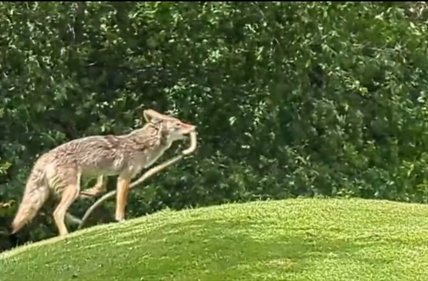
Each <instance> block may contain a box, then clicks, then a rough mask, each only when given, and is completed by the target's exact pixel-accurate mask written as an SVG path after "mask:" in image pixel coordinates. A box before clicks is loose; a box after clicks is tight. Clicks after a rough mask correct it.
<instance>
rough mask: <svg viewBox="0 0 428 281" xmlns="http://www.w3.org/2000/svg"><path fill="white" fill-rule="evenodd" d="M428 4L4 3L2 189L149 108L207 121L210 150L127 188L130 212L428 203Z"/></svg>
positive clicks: (131, 122)
mask: <svg viewBox="0 0 428 281" xmlns="http://www.w3.org/2000/svg"><path fill="white" fill-rule="evenodd" d="M424 7H425V6H424V5H423V4H421V3H416V4H415V3H414V4H412V3H371V2H347V3H332V2H326V3H315V2H314V3H306V2H290V3H288V2H281V3H279V2H278V3H276V2H275V3H273V2H272V3H270V2H266V3H262V2H249V3H239V2H221V3H220V2H207V3H196V2H188V3H187V2H186V3H184V2H180V3H178V2H176V3H174V2H141V3H139V2H135V3H130V2H126V3H121V4H118V3H115V2H85V3H83V2H82V3H80V2H79V3H77V2H69V3H65V2H56V3H47V2H46V3H43V2H32V3H29V2H23V3H12V2H10V3H9V2H8V3H6V2H4V3H1V4H0V26H1V29H0V40H1V42H2V44H1V45H0V51H1V54H2V56H1V57H0V69H1V71H2V73H1V76H0V84H1V85H2V89H3V90H2V95H3V96H2V98H1V99H0V132H2V134H1V135H0V145H1V147H2V150H1V151H0V171H1V174H0V184H2V186H1V188H0V201H7V200H11V199H14V200H17V201H19V200H20V197H21V194H22V190H23V186H24V184H25V180H26V177H27V176H28V174H29V170H30V169H31V165H32V164H33V161H34V159H35V157H37V156H38V155H40V153H42V152H45V151H47V150H48V149H51V148H53V147H54V146H56V145H59V144H61V143H63V142H65V141H68V140H70V139H73V138H78V137H82V136H87V135H93V134H107V133H116V134H119V133H124V132H127V131H129V130H131V128H135V127H138V126H141V124H142V110H143V109H144V108H154V109H156V110H158V111H161V112H166V111H171V112H174V113H175V115H176V116H177V117H179V118H181V119H182V120H185V121H188V122H190V123H193V124H195V125H197V126H198V132H199V136H200V147H199V149H198V151H197V153H196V154H195V155H194V156H192V157H189V158H187V159H186V160H184V161H183V162H181V163H179V164H177V165H176V166H175V167H172V168H171V169H169V170H168V172H166V173H163V174H161V175H158V176H156V177H155V178H154V179H152V180H150V182H149V184H148V186H147V188H146V189H144V190H140V191H137V192H135V193H134V194H132V195H131V196H130V197H131V198H130V203H129V205H128V206H129V207H128V213H129V216H130V217H134V216H140V215H142V214H146V213H151V212H154V211H156V210H159V209H162V208H165V207H171V208H176V209H180V208H183V207H187V206H202V205H211V204H218V203H225V202H233V201H247V200H255V199H275V198H287V197H294V196H357V197H364V198H379V199H392V200H400V201H408V202H426V201H427V194H428V181H427V178H428V165H427V164H428V154H427V153H426V151H428V130H427V129H426V124H427V121H428V107H427V90H426V89H427V87H426V86H427V79H428V78H427V77H428V75H427V74H428V73H427V69H428V67H427V66H428V56H427V49H426V47H425V45H426V42H427V41H428V35H427V34H428V33H427V25H426V21H427V19H428V15H427V13H426V12H425V9H424ZM173 152H175V150H174V149H172V150H171V151H170V154H172V153H173ZM4 163H7V167H5V166H4V165H6V164H4ZM1 167H5V168H4V169H3V168H1ZM113 184H114V181H111V185H110V188H114V187H113V186H112V185H113ZM113 205H114V202H109V203H108V204H106V211H105V212H104V214H103V215H102V216H101V217H97V218H98V220H95V221H94V223H95V222H96V221H99V222H101V221H106V220H107V218H108V217H109V214H113V211H112V209H113ZM88 206H89V201H85V202H79V203H78V204H76V206H75V208H74V211H73V212H74V213H76V214H83V212H84V209H85V208H87V207H88ZM111 216H112V215H111ZM10 219H11V217H9V216H8V217H7V218H6V220H10ZM46 219H47V220H51V218H49V217H46ZM41 224H46V221H44V222H41ZM55 232H56V230H54V232H52V231H51V232H50V234H49V235H53V234H54V233H55ZM46 235H48V234H46ZM42 236H43V235H42ZM39 238H41V236H40V237H39ZM37 239H38V238H37Z"/></svg>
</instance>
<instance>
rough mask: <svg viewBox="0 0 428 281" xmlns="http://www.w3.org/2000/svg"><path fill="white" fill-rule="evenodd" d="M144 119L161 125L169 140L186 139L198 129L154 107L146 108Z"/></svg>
mask: <svg viewBox="0 0 428 281" xmlns="http://www.w3.org/2000/svg"><path fill="white" fill-rule="evenodd" d="M144 119H146V121H147V122H150V123H152V124H154V125H157V126H159V127H160V128H161V131H162V134H163V135H164V136H165V137H166V138H167V141H168V142H173V141H176V140H181V139H185V138H187V137H188V136H189V134H190V133H191V132H194V131H195V129H196V126H193V125H191V124H187V123H184V122H182V121H180V120H179V119H177V118H174V117H171V116H167V115H163V114H161V113H158V112H156V111H154V110H152V109H147V110H144Z"/></svg>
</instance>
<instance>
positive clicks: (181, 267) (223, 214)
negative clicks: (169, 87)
mask: <svg viewBox="0 0 428 281" xmlns="http://www.w3.org/2000/svg"><path fill="white" fill-rule="evenodd" d="M350 222H352V223H350ZM427 223H428V208H427V207H426V206H422V205H416V204H402V203H394V202H382V201H375V200H371V201H368V200H361V199H356V200H354V199H351V200H344V199H341V200H336V199H327V200H324V199H290V200H285V201H270V202H252V203H246V204H224V205H222V206H214V207H207V208H199V209H194V210H186V211H180V212H176V211H170V210H166V211H161V212H159V213H157V214H154V215H150V216H146V217H144V218H139V219H136V220H131V221H127V222H125V223H120V224H109V225H103V226H100V227H93V228H89V229H86V230H83V231H79V232H75V233H74V234H71V235H70V237H67V239H62V238H59V239H52V240H45V241H41V242H40V243H35V244H30V245H29V246H24V247H20V248H17V249H14V250H12V251H10V252H5V253H2V254H0V271H1V272H2V276H4V277H3V278H4V280H28V279H34V280H60V281H65V280H80V281H98V280H100V281H102V280H124V281H128V280H174V281H178V280H180V281H185V280H186V281H187V280H189V281H190V280H204V281H205V280H206V281H209V280H228V281H229V280H230V281H232V280H242V281H249V280H254V281H259V280H290V281H297V280H298V281H303V280H319V281H342V280H358V281H381V280H395V281H405V280H406V281H415V280H416V281H422V280H425V278H426V277H425V276H427V273H428V251H427V242H428V238H427V235H426V224H427Z"/></svg>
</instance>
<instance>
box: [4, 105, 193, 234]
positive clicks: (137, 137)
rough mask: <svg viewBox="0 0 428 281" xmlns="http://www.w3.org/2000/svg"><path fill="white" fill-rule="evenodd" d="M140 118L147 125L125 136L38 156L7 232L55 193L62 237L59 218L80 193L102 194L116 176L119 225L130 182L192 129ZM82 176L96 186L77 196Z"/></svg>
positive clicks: (152, 116) (157, 117)
mask: <svg viewBox="0 0 428 281" xmlns="http://www.w3.org/2000/svg"><path fill="white" fill-rule="evenodd" d="M143 114H144V118H145V119H146V121H147V123H146V124H145V125H144V127H143V128H141V129H137V130H134V131H132V132H130V133H129V134H126V135H119V136H115V135H106V136H90V137H85V138H80V139H76V140H72V141H70V142H67V143H64V144H62V145H60V146H58V147H56V148H54V149H52V150H51V151H49V152H47V153H45V154H43V155H42V156H41V157H40V158H39V159H38V160H37V161H36V163H35V164H34V167H33V169H32V171H31V174H30V176H29V177H28V179H27V185H26V188H25V192H24V197H23V199H22V202H21V205H20V206H19V209H18V213H17V214H16V216H15V219H14V221H13V223H12V233H15V232H17V231H18V230H19V229H20V228H21V227H22V226H23V225H24V224H25V223H27V222H28V221H30V220H31V219H32V218H33V217H34V216H35V215H36V214H37V212H38V211H39V209H40V208H41V207H42V205H43V204H44V203H45V201H46V200H47V199H48V197H49V195H50V194H51V193H57V194H58V193H59V194H61V201H60V203H59V205H58V206H57V207H56V209H55V211H54V214H53V216H54V220H55V224H56V225H57V227H58V230H59V233H60V235H66V234H67V233H68V230H67V227H66V226H65V223H64V219H65V216H67V210H68V208H69V207H70V205H71V204H72V203H73V202H74V200H76V199H77V197H79V194H83V195H85V194H86V195H89V196H94V195H97V194H98V193H99V192H101V191H103V190H104V189H105V188H106V181H105V180H104V176H114V175H117V176H118V180H117V196H116V214H115V218H116V220H117V221H121V220H123V219H124V217H125V206H126V199H127V194H128V191H129V184H130V181H131V180H132V178H134V177H135V176H136V175H137V174H139V173H140V172H141V170H142V169H144V168H148V167H149V166H151V165H152V164H153V163H154V162H155V161H156V160H157V159H158V158H159V157H161V156H162V155H163V153H164V152H165V151H166V150H167V149H168V148H169V147H170V146H171V145H172V143H173V142H174V141H177V140H181V139H184V138H187V136H188V135H189V134H190V133H191V132H194V131H195V130H196V127H195V126H193V125H191V124H187V123H184V122H182V121H180V120H179V119H177V118H173V117H170V116H166V115H163V114H160V113H158V112H156V111H154V110H151V109H148V110H145V111H144V112H143ZM82 176H89V177H97V183H96V185H95V187H93V188H91V189H88V190H84V191H82V192H81V191H80V179H81V177H82Z"/></svg>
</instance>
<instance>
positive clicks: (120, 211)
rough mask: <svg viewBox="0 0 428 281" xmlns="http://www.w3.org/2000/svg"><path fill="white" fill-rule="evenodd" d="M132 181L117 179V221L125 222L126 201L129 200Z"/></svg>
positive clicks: (122, 178)
mask: <svg viewBox="0 0 428 281" xmlns="http://www.w3.org/2000/svg"><path fill="white" fill-rule="evenodd" d="M129 183H130V180H129V179H128V178H124V177H121V176H119V177H118V179H117V187H116V189H117V194H116V216H115V218H116V220H117V221H123V220H125V208H126V199H127V198H128V191H129Z"/></svg>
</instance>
